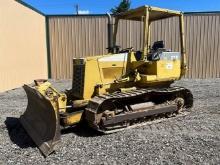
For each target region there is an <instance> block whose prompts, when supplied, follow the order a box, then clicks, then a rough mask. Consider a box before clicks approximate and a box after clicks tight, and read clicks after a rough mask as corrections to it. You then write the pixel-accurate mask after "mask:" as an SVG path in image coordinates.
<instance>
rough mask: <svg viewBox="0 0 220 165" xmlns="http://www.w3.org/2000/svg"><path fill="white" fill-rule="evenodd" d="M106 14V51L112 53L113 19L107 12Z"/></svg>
mask: <svg viewBox="0 0 220 165" xmlns="http://www.w3.org/2000/svg"><path fill="white" fill-rule="evenodd" d="M107 16H108V53H114V44H113V21H112V17H111V15H110V14H109V13H107Z"/></svg>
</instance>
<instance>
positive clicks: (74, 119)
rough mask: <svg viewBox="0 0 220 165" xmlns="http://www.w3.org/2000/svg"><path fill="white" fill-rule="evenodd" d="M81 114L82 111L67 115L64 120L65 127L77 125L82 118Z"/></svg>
mask: <svg viewBox="0 0 220 165" xmlns="http://www.w3.org/2000/svg"><path fill="white" fill-rule="evenodd" d="M82 113H83V111H79V112H74V113H72V114H71V113H70V114H68V116H67V117H66V118H65V119H64V123H65V125H66V126H70V125H73V124H76V123H79V122H80V121H81V118H82Z"/></svg>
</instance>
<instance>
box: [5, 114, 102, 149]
mask: <svg viewBox="0 0 220 165" xmlns="http://www.w3.org/2000/svg"><path fill="white" fill-rule="evenodd" d="M5 125H6V128H7V130H8V134H9V137H10V139H11V141H12V142H13V143H15V144H16V145H17V146H19V147H20V148H28V147H36V145H35V143H34V142H33V141H32V139H31V137H30V136H29V135H28V134H27V132H26V131H25V130H24V128H23V127H22V125H21V123H20V122H19V119H18V118H15V117H7V118H6V120H5ZM69 133H74V134H76V135H77V136H83V137H94V136H100V135H102V134H101V133H99V132H97V131H95V130H93V129H92V128H90V127H88V126H87V125H86V123H83V124H79V125H76V126H74V127H68V128H65V129H62V130H61V134H69ZM61 136H62V135H61Z"/></svg>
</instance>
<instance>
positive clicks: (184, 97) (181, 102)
mask: <svg viewBox="0 0 220 165" xmlns="http://www.w3.org/2000/svg"><path fill="white" fill-rule="evenodd" d="M169 17H179V31H180V39H179V42H180V46H181V52H174V51H170V50H167V49H165V48H164V44H163V42H162V41H156V42H154V44H153V46H152V47H150V34H151V33H150V25H151V23H152V22H153V21H157V20H161V19H165V18H169ZM121 19H125V20H135V21H143V26H144V28H143V29H144V36H143V49H142V50H139V51H134V50H133V48H127V49H124V50H119V47H118V46H116V36H117V29H118V25H119V21H120V20H121ZM108 20H109V23H108V31H109V35H108V42H109V46H108V51H109V53H108V54H106V55H99V56H92V57H86V58H76V59H73V82H72V89H71V90H68V91H66V92H63V93H61V92H59V91H57V90H56V89H54V88H53V87H52V86H51V83H49V82H48V81H47V80H35V85H34V86H31V87H30V86H28V85H24V89H25V91H26V93H27V97H28V106H27V110H26V111H25V113H24V114H23V115H22V116H21V117H20V121H21V123H22V125H23V127H24V128H25V130H26V131H27V133H28V134H29V135H30V137H31V138H32V139H33V141H34V142H35V143H36V145H37V146H38V147H39V149H40V150H41V152H42V153H43V154H44V155H45V156H47V155H49V154H50V153H51V152H53V151H54V147H55V145H56V144H57V143H58V142H60V139H61V133H60V131H61V128H63V127H64V128H65V127H68V126H74V125H76V124H77V123H80V122H86V123H88V125H89V126H90V127H91V128H93V129H95V130H97V131H100V132H103V133H112V132H115V131H119V130H123V129H125V128H129V127H134V126H135V125H137V124H139V123H143V122H147V121H149V120H153V119H156V118H158V117H161V116H162V117H172V116H175V115H178V114H179V113H181V111H183V110H185V109H186V108H190V107H192V105H193V96H192V94H191V92H190V91H189V90H188V89H185V88H184V87H177V86H171V84H172V83H173V82H174V81H175V80H179V79H180V78H181V77H182V76H183V75H184V74H185V71H186V69H187V67H186V56H185V44H184V43H185V41H184V25H183V14H182V13H181V12H178V11H172V10H167V9H160V8H156V7H150V6H142V7H139V8H137V9H133V10H130V11H127V12H124V13H121V14H119V15H117V16H116V17H115V22H114V24H113V20H112V18H111V16H110V15H108ZM168 35H169V34H168Z"/></svg>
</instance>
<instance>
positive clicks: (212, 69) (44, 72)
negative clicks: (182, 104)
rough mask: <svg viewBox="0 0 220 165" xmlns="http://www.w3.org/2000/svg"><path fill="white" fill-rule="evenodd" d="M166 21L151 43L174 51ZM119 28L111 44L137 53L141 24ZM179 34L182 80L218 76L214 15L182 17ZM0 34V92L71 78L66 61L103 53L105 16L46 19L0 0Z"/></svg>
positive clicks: (219, 49)
mask: <svg viewBox="0 0 220 165" xmlns="http://www.w3.org/2000/svg"><path fill="white" fill-rule="evenodd" d="M170 19H175V18H170ZM170 19H166V20H162V21H159V22H157V23H154V24H153V25H152V27H151V29H152V33H153V35H152V38H151V41H157V40H164V41H165V46H166V48H170V49H173V50H176V51H178V50H179V45H178V44H177V43H178V41H177V39H178V31H177V30H178V24H177V23H175V21H174V22H173V21H170ZM120 24H121V26H120V28H119V34H120V35H118V37H117V44H118V45H120V46H121V47H122V48H126V47H131V46H132V47H134V48H135V49H136V50H138V49H141V47H142V37H143V34H142V33H141V31H142V28H143V26H142V25H141V23H140V22H132V21H122V22H121V23H120ZM168 32H172V33H171V35H170V36H168ZM185 32H186V50H187V55H188V68H189V70H188V72H187V75H186V77H187V78H216V77H220V12H205V13H204V12H197V13H185ZM0 36H1V37H0V92H1V91H5V90H8V89H12V88H15V87H19V86H21V85H23V84H24V83H30V82H32V81H33V79H37V78H53V79H66V78H71V77H72V58H74V57H85V56H91V55H98V54H105V53H107V50H106V47H107V16H106V15H49V16H48V15H44V14H43V13H41V12H40V11H38V10H36V9H34V8H33V7H31V6H28V5H27V4H24V3H23V2H22V3H21V1H18V0H7V1H5V0H4V1H3V0H2V1H1V2H0Z"/></svg>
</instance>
